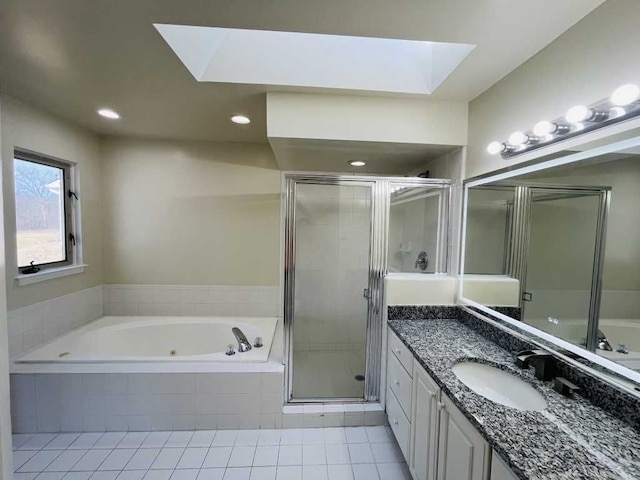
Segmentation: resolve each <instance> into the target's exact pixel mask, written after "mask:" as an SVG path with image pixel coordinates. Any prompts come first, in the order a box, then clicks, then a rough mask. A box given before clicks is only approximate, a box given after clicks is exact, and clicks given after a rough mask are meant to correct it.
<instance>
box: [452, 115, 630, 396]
mask: <svg viewBox="0 0 640 480" xmlns="http://www.w3.org/2000/svg"><path fill="white" fill-rule="evenodd" d="M625 127H626V128H624V130H623V131H631V130H633V129H634V128H637V122H629V123H626V124H625ZM603 130H608V129H603ZM612 130H613V129H612ZM616 130H618V129H616ZM618 132H619V130H618ZM618 132H611V131H609V133H618ZM603 138H604V139H606V137H605V136H601V135H598V136H593V137H592V136H591V135H585V137H583V138H582V139H581V140H582V141H581V142H580V143H579V145H588V144H589V143H590V141H594V140H602V139H603ZM561 143H562V142H561ZM568 143H572V144H574V145H578V143H577V142H567V143H564V144H563V145H558V147H559V148H556V149H555V150H556V151H561V150H560V149H561V148H563V147H564V148H567V147H570V146H573V145H568ZM639 146H640V134H638V136H634V137H633V138H628V139H625V140H619V141H613V143H609V144H606V145H601V146H596V147H594V148H588V149H587V150H584V151H578V152H575V153H568V154H567V155H563V156H559V157H557V158H553V159H551V160H546V161H545V160H543V161H540V162H538V163H535V158H536V157H539V158H544V155H545V153H544V152H542V151H539V152H536V153H537V156H536V157H532V158H530V161H529V162H527V163H523V164H520V165H517V166H513V167H511V168H507V169H503V170H498V171H496V172H492V173H489V174H487V175H482V176H479V177H473V178H470V179H467V180H465V181H464V186H463V188H464V191H463V203H462V205H463V207H462V225H461V242H460V272H459V282H458V302H459V303H460V304H461V305H463V306H471V307H475V308H476V309H478V310H480V311H481V312H484V313H487V314H489V315H491V316H493V317H495V318H498V319H500V320H501V321H503V322H506V323H507V324H508V325H509V326H511V327H513V330H515V332H516V333H519V334H522V332H526V333H527V334H529V335H532V336H534V337H535V338H538V339H542V340H544V341H545V342H548V343H550V344H553V345H555V346H556V347H559V348H561V349H563V350H565V351H569V352H571V353H574V354H576V355H578V356H579V357H581V358H583V359H585V360H588V361H589V362H592V363H593V364H596V365H598V366H600V367H602V368H604V369H606V370H609V371H611V372H613V373H615V374H616V375H618V376H620V377H623V378H625V379H627V380H629V381H631V382H635V383H636V384H638V385H640V373H638V372H635V371H633V370H631V369H629V368H626V367H623V366H622V365H619V364H617V363H615V362H613V361H611V360H608V359H606V358H603V357H601V356H599V355H597V354H595V353H593V352H590V351H589V350H586V349H584V348H581V347H579V346H577V345H574V344H573V343H569V342H567V341H565V340H562V339H560V338H558V337H555V336H553V335H550V334H548V333H547V332H545V331H543V330H539V329H537V328H535V327H532V326H530V325H527V324H526V323H524V322H521V321H518V320H515V319H513V318H511V317H508V316H506V315H504V314H502V313H500V312H497V311H496V310H493V309H491V308H489V307H487V306H485V305H483V304H481V303H478V302H475V301H474V300H471V299H469V298H466V297H465V296H464V267H465V251H466V233H467V232H466V230H467V206H468V200H469V198H468V197H469V189H470V188H473V187H477V186H480V185H486V184H489V183H493V182H497V181H502V180H506V179H510V178H513V177H517V176H520V175H525V174H529V173H534V172H539V171H542V170H547V169H550V168H553V167H559V166H561V165H569V164H576V163H578V162H580V161H582V160H587V159H589V158H593V157H596V156H599V155H605V154H608V153H613V152H618V151H620V150H625V149H628V148H633V147H639ZM546 154H549V152H548V151H547V152H546ZM523 157H524V156H523ZM526 157H529V155H526ZM532 162H533V163H532ZM485 321H486V320H485ZM534 340H535V339H534ZM551 351H552V352H553V353H558V352H554V351H553V350H551ZM585 368H586V369H588V370H589V371H590V373H592V372H593V371H592V369H589V368H588V367H586V366H585ZM610 381H613V380H612V379H610ZM614 383H615V384H616V386H617V387H622V388H624V389H625V390H627V391H629V388H628V387H626V388H625V386H624V385H623V384H622V383H618V382H615V381H614ZM630 391H631V393H634V395H636V396H637V395H638V392H634V391H633V389H631V390H630Z"/></svg>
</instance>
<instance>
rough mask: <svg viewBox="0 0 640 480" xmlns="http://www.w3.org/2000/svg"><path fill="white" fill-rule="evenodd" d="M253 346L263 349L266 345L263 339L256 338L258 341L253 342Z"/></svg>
mask: <svg viewBox="0 0 640 480" xmlns="http://www.w3.org/2000/svg"><path fill="white" fill-rule="evenodd" d="M253 346H254V347H256V348H260V347H263V346H264V343H263V341H262V337H256V339H255V340H254V341H253Z"/></svg>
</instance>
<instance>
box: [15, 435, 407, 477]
mask: <svg viewBox="0 0 640 480" xmlns="http://www.w3.org/2000/svg"><path fill="white" fill-rule="evenodd" d="M13 448H14V451H13V459H14V469H15V472H16V473H15V474H14V479H15V480H34V479H37V480H61V479H64V480H89V479H91V480H116V479H117V480H142V479H144V480H408V479H410V475H409V473H408V470H407V466H406V464H404V463H403V458H402V454H401V453H400V450H399V449H398V446H397V444H396V443H395V440H394V438H393V434H392V433H391V430H390V429H389V427H347V428H307V429H282V430H220V431H197V432H129V433H120V432H108V433H83V434H78V433H62V434H58V435H56V434H46V433H41V434H17V435H14V436H13Z"/></svg>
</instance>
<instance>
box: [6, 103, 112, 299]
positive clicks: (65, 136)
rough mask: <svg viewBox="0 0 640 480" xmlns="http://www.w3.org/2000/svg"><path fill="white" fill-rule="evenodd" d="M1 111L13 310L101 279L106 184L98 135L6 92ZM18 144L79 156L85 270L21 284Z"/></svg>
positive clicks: (72, 158) (48, 152)
mask: <svg viewBox="0 0 640 480" xmlns="http://www.w3.org/2000/svg"><path fill="white" fill-rule="evenodd" d="M0 101H1V102H2V112H1V116H0V129H1V134H2V165H3V167H2V173H3V175H2V177H3V179H2V189H3V198H4V228H5V241H6V262H7V265H6V267H7V268H6V282H7V305H8V309H9V310H13V309H16V308H19V307H23V306H26V305H31V304H34V303H37V302H41V301H44V300H47V299H50V298H54V297H58V296H61V295H66V294H68V293H72V292H75V291H78V290H82V289H84V288H88V287H92V286H95V285H99V284H101V283H102V218H101V216H102V184H101V180H100V177H101V162H100V151H99V139H98V137H97V136H96V135H94V134H93V133H90V132H89V131H88V130H85V129H83V128H81V127H78V126H76V125H73V124H71V123H68V122H66V121H64V120H61V119H59V118H57V117H55V116H53V115H50V114H48V113H45V112H43V111H41V110H38V109H36V108H33V107H31V106H29V105H27V104H25V103H22V102H20V101H18V100H16V99H14V98H12V97H9V96H7V95H2V96H1V97H0ZM16 147H19V148H23V149H27V150H31V151H34V152H38V153H42V154H45V155H51V156H53V157H57V158H60V159H63V160H68V161H70V162H75V163H77V164H78V168H79V171H80V188H79V189H78V191H79V194H80V197H81V205H82V244H83V256H84V262H85V263H86V264H88V267H87V269H86V271H85V272H84V273H80V274H76V275H72V276H69V277H63V278H57V279H53V280H47V281H45V282H41V283H36V284H32V285H26V286H20V287H18V286H16V285H15V283H14V277H15V275H16V274H17V271H18V267H17V261H16V241H15V202H14V199H13V194H12V192H13V150H14V148H16Z"/></svg>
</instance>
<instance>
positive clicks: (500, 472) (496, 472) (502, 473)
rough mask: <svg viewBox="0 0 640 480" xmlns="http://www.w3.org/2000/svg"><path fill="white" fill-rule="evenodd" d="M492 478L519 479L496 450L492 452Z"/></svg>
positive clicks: (498, 479) (496, 479)
mask: <svg viewBox="0 0 640 480" xmlns="http://www.w3.org/2000/svg"><path fill="white" fill-rule="evenodd" d="M491 480H517V478H516V476H515V475H514V474H513V473H512V472H511V470H510V469H509V467H507V466H506V465H505V463H504V462H503V461H502V459H501V458H500V457H499V456H498V454H497V453H496V452H493V453H492V454H491Z"/></svg>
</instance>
